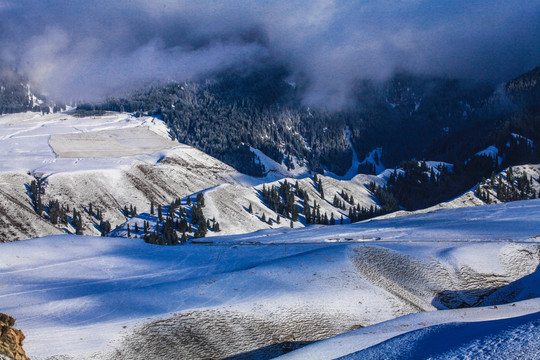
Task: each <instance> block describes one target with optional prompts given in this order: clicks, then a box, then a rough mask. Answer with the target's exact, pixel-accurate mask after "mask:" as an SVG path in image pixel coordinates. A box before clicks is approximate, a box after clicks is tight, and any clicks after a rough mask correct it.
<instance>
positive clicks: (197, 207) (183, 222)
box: [127, 193, 220, 245]
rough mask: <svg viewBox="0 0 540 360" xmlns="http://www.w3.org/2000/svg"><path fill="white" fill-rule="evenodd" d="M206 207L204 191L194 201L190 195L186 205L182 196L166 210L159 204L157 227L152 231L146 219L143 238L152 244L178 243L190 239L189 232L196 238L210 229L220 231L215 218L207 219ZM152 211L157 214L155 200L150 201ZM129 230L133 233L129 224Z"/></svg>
mask: <svg viewBox="0 0 540 360" xmlns="http://www.w3.org/2000/svg"><path fill="white" fill-rule="evenodd" d="M204 207H205V199H204V194H203V193H198V194H197V196H196V198H195V200H194V201H192V199H191V197H189V196H188V198H187V201H186V206H185V207H183V206H182V202H181V199H180V198H177V199H176V200H174V201H172V202H171V203H170V204H169V205H168V206H167V207H166V211H164V208H163V207H162V206H161V205H158V206H157V221H156V226H155V229H154V230H153V231H151V230H150V224H149V222H147V221H144V224H143V225H144V226H143V239H144V240H145V241H146V242H147V243H151V244H157V245H178V244H182V243H185V242H187V241H188V240H189V235H188V234H189V233H193V237H194V238H203V237H205V236H206V234H207V233H208V231H209V230H212V231H214V232H219V231H220V225H219V223H218V222H217V221H216V219H215V218H213V219H212V220H209V219H206V217H205V216H204V213H203V208H204ZM150 213H151V215H155V205H154V202H153V201H152V202H151V203H150ZM136 226H137V225H136ZM127 230H128V233H129V235H131V229H130V227H129V225H128V228H127ZM178 233H181V235H180V236H178ZM135 234H136V235H138V234H139V230H138V229H137V228H136V229H135ZM129 235H128V236H129Z"/></svg>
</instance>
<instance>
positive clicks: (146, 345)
mask: <svg viewBox="0 0 540 360" xmlns="http://www.w3.org/2000/svg"><path fill="white" fill-rule="evenodd" d="M539 229H540V200H531V201H525V202H513V203H507V204H498V205H490V206H485V207H474V208H462V209H452V210H441V211H437V212H433V213H430V214H417V215H412V216H408V217H400V218H395V219H388V220H380V221H368V222H364V223H356V224H351V225H344V226H326V227H325V226H314V227H310V228H304V229H290V228H284V229H275V230H264V231H259V232H256V233H252V234H246V235H236V236H226V237H214V238H212V239H209V240H210V242H209V243H205V244H186V245H182V246H172V247H170V246H169V247H166V246H155V245H149V244H146V243H144V242H143V241H142V240H140V239H125V238H124V239H122V238H99V237H88V236H69V235H63V236H52V237H45V238H41V239H35V240H29V241H23V242H11V243H4V244H0V284H2V285H1V286H0V301H1V303H2V311H3V312H6V313H10V314H12V315H13V316H15V317H16V318H17V320H18V324H19V326H20V327H21V329H22V330H23V331H24V332H25V334H26V335H27V339H26V341H25V349H26V351H27V353H28V354H29V356H30V357H31V358H32V359H52V358H53V356H55V355H57V356H62V357H61V358H63V359H75V358H76V359H85V358H90V359H140V358H146V359H162V358H224V357H227V356H233V355H235V354H244V355H246V356H248V357H249V356H251V358H270V357H271V356H277V355H280V354H282V353H283V352H284V351H285V350H286V349H291V348H296V347H298V346H301V345H305V344H306V343H307V342H312V341H317V340H322V339H325V338H328V337H330V336H335V335H338V334H340V333H343V332H346V331H349V330H351V329H356V328H358V327H366V326H370V325H373V324H376V323H379V322H381V321H386V320H390V319H393V318H396V317H398V316H403V315H407V314H410V313H414V312H418V311H421V310H435V309H444V308H448V307H450V308H453V307H459V306H463V305H470V304H475V303H478V302H479V301H481V300H482V299H483V298H485V297H487V296H489V295H490V294H492V293H493V294H495V293H496V292H494V291H495V290H497V288H501V289H504V286H510V285H508V284H512V283H515V284H517V282H518V281H520V280H519V279H520V278H523V277H524V276H527V275H529V274H531V273H534V271H535V269H537V268H538V264H539V263H540V258H539V242H540V233H539ZM527 286H528V285H527V284H525V287H527ZM522 289H523V287H522ZM529 293H530V292H528V291H521V292H520V293H519V294H517V295H516V296H515V297H513V298H512V301H518V300H524V299H523V298H522V296H527V294H529ZM531 304H532V305H530V306H529V307H528V308H527V309H528V310H523V308H521V305H516V307H518V306H519V308H520V309H522V310H523V311H522V312H520V314H519V315H524V314H528V313H532V312H535V311H540V304H539V303H538V300H535V301H534V302H532V303H531ZM500 308H501V309H502V311H501V312H503V313H504V312H505V310H504V309H507V308H506V307H500ZM508 309H513V307H511V306H509V307H508ZM430 313H434V312H430ZM484 313H485V312H484ZM434 314H437V312H435V313H434ZM448 314H450V315H448V316H446V319H449V318H450V317H452V315H451V314H452V313H448ZM456 314H459V313H456ZM505 314H506V315H504V314H503V315H501V316H500V317H501V318H502V317H511V316H517V315H518V314H517V312H512V311H510V310H509V312H508V313H505ZM482 316H483V315H482ZM482 316H480V315H479V318H480V317H482ZM458 319H459V317H456V320H458ZM482 319H484V320H488V318H487V317H482ZM490 319H494V317H492V318H490ZM430 321H431V320H430ZM430 321H428V322H427V323H426V325H425V326H428V325H429V324H430ZM431 323H432V324H434V323H435V320H433V321H431ZM415 324H416V322H415ZM403 329H406V327H404V326H403V327H401V330H402V331H403ZM410 329H413V328H412V327H411V328H410ZM396 335H399V334H396ZM354 351H357V350H354ZM348 353H350V352H348ZM348 353H347V354H348ZM56 358H58V357H56ZM304 358H305V357H304Z"/></svg>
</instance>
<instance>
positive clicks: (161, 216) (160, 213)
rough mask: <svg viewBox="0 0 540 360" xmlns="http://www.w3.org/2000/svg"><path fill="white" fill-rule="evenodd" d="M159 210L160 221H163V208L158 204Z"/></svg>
mask: <svg viewBox="0 0 540 360" xmlns="http://www.w3.org/2000/svg"><path fill="white" fill-rule="evenodd" d="M157 211H158V219H159V221H161V222H163V209H162V208H161V205H158V208H157Z"/></svg>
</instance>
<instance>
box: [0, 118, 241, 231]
mask: <svg viewBox="0 0 540 360" xmlns="http://www.w3.org/2000/svg"><path fill="white" fill-rule="evenodd" d="M0 143H1V146H2V149H3V151H2V153H1V154H0V171H1V172H0V179H1V184H2V185H1V187H0V210H1V211H0V219H1V221H2V225H4V226H2V227H1V229H0V240H2V241H13V240H19V239H25V238H29V237H37V236H43V235H47V234H49V235H51V234H57V233H61V232H62V230H61V229H60V228H55V227H53V226H52V225H51V224H49V223H47V222H46V221H44V220H43V219H41V218H40V217H39V216H37V214H36V213H35V212H34V211H33V209H32V206H31V203H30V197H29V193H28V192H29V189H30V182H31V181H32V180H39V181H40V182H41V184H42V185H43V188H44V189H45V194H43V196H42V201H43V203H44V204H47V203H48V202H49V201H50V200H58V201H59V202H60V203H61V204H63V205H66V206H69V207H70V209H74V208H75V209H77V210H78V211H80V212H81V214H82V217H83V223H84V226H83V231H84V233H86V234H91V235H92V234H93V235H98V234H99V229H98V224H99V221H98V219H96V218H95V217H93V216H91V215H90V214H89V213H88V207H89V204H90V203H91V204H92V207H93V210H94V211H95V210H97V209H100V210H101V211H102V212H103V218H104V220H108V221H110V222H111V224H112V225H113V227H114V226H116V225H119V224H122V223H123V222H125V221H126V218H125V216H124V214H123V213H122V212H121V209H123V208H124V206H127V207H130V205H133V206H135V207H136V208H137V209H138V211H139V212H142V211H148V209H149V208H150V201H154V202H155V203H167V202H170V201H171V200H173V199H175V198H177V197H183V196H186V195H188V194H191V193H194V192H197V191H201V190H203V189H207V188H209V187H212V186H215V185H218V184H221V183H224V182H238V181H241V180H242V178H243V176H242V175H240V174H239V173H238V172H236V171H235V170H233V169H232V168H230V167H229V166H227V165H225V164H223V163H222V162H220V161H218V160H217V159H215V158H212V157H211V156H208V155H206V154H204V153H203V152H201V151H198V150H196V149H194V148H192V147H190V146H186V145H183V144H179V143H176V142H173V141H171V140H170V139H169V137H168V129H167V127H166V126H165V124H164V123H163V122H162V121H160V120H158V119H156V118H148V117H144V118H135V117H132V116H130V115H129V114H118V113H111V114H106V115H104V116H101V117H84V118H78V117H74V116H72V115H69V114H66V113H57V114H50V115H45V116H42V115H40V114H36V113H22V114H12V115H4V116H1V117H0ZM64 229H65V230H67V231H73V229H72V228H71V227H70V226H64Z"/></svg>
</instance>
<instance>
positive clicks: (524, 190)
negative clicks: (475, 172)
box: [475, 167, 540, 204]
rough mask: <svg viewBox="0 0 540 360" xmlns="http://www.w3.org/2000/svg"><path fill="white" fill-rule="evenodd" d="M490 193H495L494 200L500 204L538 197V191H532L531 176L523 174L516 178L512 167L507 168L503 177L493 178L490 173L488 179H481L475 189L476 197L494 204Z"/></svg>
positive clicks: (539, 193)
mask: <svg viewBox="0 0 540 360" xmlns="http://www.w3.org/2000/svg"><path fill="white" fill-rule="evenodd" d="M491 192H494V193H495V197H496V199H497V200H498V201H500V202H509V201H517V200H528V199H536V198H538V197H540V191H538V192H537V191H536V190H535V189H534V182H533V179H532V176H527V174H526V173H525V172H523V173H522V174H521V176H517V175H515V174H514V169H513V168H512V167H509V168H508V170H507V171H506V176H505V177H503V175H502V174H499V175H498V176H495V173H492V174H491V177H490V178H489V179H483V180H482V182H480V183H479V184H478V185H477V187H476V189H475V193H476V196H478V197H479V198H480V199H482V200H483V201H484V202H486V203H488V204H489V203H492V202H494V199H493V198H492V196H491V195H490V194H491Z"/></svg>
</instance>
